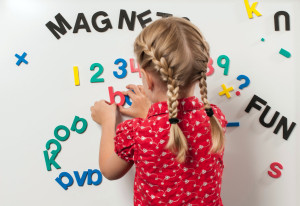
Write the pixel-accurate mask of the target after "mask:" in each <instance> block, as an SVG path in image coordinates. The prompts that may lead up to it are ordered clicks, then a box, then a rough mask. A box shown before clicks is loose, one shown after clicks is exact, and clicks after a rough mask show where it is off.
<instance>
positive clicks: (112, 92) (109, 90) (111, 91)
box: [108, 87, 125, 106]
mask: <svg viewBox="0 0 300 206" xmlns="http://www.w3.org/2000/svg"><path fill="white" fill-rule="evenodd" d="M108 92H109V97H110V103H111V104H113V103H115V96H116V95H119V96H120V98H121V101H120V102H119V103H118V104H117V105H119V106H121V105H123V104H124V103H125V97H124V94H122V92H120V91H116V92H114V88H113V87H108Z"/></svg>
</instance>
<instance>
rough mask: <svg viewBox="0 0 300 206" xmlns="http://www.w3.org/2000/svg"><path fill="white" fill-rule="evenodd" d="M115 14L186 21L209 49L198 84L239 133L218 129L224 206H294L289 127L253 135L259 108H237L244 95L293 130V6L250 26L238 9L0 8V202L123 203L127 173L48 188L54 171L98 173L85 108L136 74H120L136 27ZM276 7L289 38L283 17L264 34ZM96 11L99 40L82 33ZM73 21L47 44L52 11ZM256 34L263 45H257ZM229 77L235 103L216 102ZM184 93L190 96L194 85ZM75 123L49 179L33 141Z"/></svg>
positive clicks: (183, 5) (94, 137)
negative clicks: (80, 124) (79, 120)
mask: <svg viewBox="0 0 300 206" xmlns="http://www.w3.org/2000/svg"><path fill="white" fill-rule="evenodd" d="M252 2H253V1H250V3H252ZM120 9H125V10H126V11H127V12H128V13H129V12H131V11H136V12H137V13H141V12H144V11H146V10H148V9H150V10H151V14H150V15H149V16H150V17H151V18H152V20H153V21H154V20H156V19H158V18H160V17H157V16H156V12H165V13H172V14H173V15H175V16H181V17H183V16H185V17H188V18H189V19H190V20H191V21H192V22H193V23H195V24H196V25H197V26H199V28H200V29H201V30H202V31H203V33H204V35H205V37H206V38H207V40H208V42H209V43H210V46H211V56H212V58H213V59H214V64H213V66H214V68H215V73H214V74H213V75H212V76H209V77H208V91H209V99H210V101H211V102H213V103H215V104H217V105H219V106H220V107H221V109H222V110H223V111H224V113H225V115H226V117H227V119H228V121H239V122H240V124H241V126H240V127H236V128H228V129H227V131H228V132H227V142H226V149H225V156H224V164H225V168H224V175H223V185H222V198H223V202H224V205H225V206H254V205H255V206H265V205H273V206H282V205H283V204H284V205H289V206H296V205H300V199H299V192H300V190H299V186H300V178H299V176H300V174H299V172H300V166H299V165H300V164H299V161H300V153H299V149H298V150H297V148H299V146H300V141H299V128H298V127H299V125H296V127H295V129H294V131H293V132H292V134H291V136H290V137H289V139H288V141H286V140H284V139H283V138H282V131H281V130H280V131H279V133H278V134H277V135H276V134H273V130H274V129H275V126H273V127H272V128H265V127H263V126H261V124H260V123H259V116H260V114H261V113H262V110H261V111H257V110H255V109H252V110H251V111H250V113H246V112H245V111H244V110H245V108H246V106H247V105H248V103H249V102H250V100H251V98H252V97H253V95H254V94H256V95H258V96H259V97H261V98H262V99H264V100H265V101H267V104H268V105H269V106H271V108H272V109H271V111H270V113H271V114H273V113H274V112H275V111H279V112H280V117H281V116H282V115H284V116H285V117H287V119H288V124H289V125H290V123H291V122H292V121H293V122H296V123H299V117H300V112H299V108H298V107H297V105H299V103H300V97H299V89H300V87H299V84H297V78H298V77H299V76H300V72H299V64H300V60H299V54H300V41H299V35H300V30H299V26H300V25H299V21H298V20H299V18H300V14H299V12H297V11H299V9H300V2H299V1H297V0H294V1H293V0H281V1H279V0H264V1H262V0H260V1H259V3H258V6H257V10H258V11H259V12H261V13H262V16H260V17H257V16H255V15H254V18H253V19H249V18H248V16H247V13H246V9H245V5H244V2H243V1H242V0H224V1H217V0H210V1H204V0H201V1H199V0H197V1H196V0H190V1H177V0H176V1H158V0H155V1H153V0H152V1H133V0H128V1H126V2H124V1H110V2H108V1H92V0H90V1H79V0H76V1H75V0H73V1H70V0H67V1H50V0H46V1H38V0H26V1H25V0H1V1H0V26H1V27H0V28H1V32H0V45H1V46H0V63H1V64H0V67H1V70H0V71H1V74H0V91H1V103H0V105H1V107H0V117H1V119H0V121H1V122H0V125H1V144H0V165H1V166H0V205H1V206H2V205H3V206H17V205H45V206H47V205H53V204H55V205H57V206H58V205H73V206H77V205H78V206H79V205H83V204H86V205H91V206H92V205H112V206H129V205H133V179H134V167H133V168H132V169H131V170H130V171H129V173H128V174H126V176H125V177H123V178H122V179H120V180H116V181H109V180H107V179H105V178H104V179H103V181H102V183H101V184H100V185H98V186H93V185H87V184H86V183H85V185H84V186H83V187H79V186H78V185H77V183H76V181H75V182H74V184H73V186H71V187H69V189H68V190H67V191H65V190H63V189H62V187H60V186H59V184H58V183H57V182H56V181H55V178H56V177H58V175H59V174H60V173H61V172H69V173H70V174H72V173H73V171H78V172H79V173H80V174H81V173H82V172H83V171H86V170H88V169H97V168H98V163H97V161H98V152H99V151H98V150H99V143H100V134H101V128H100V127H99V126H97V125H96V124H95V123H94V122H93V121H92V119H91V117H90V110H89V108H90V106H91V105H93V104H94V102H95V101H96V100H99V99H103V98H104V99H106V100H109V96H108V89H107V87H108V86H114V89H115V90H125V86H126V84H128V83H135V84H141V80H140V79H139V77H138V73H131V72H129V68H130V67H129V58H133V57H134V56H133V47H132V45H133V41H134V39H135V37H136V36H137V34H138V33H139V32H140V31H141V29H142V28H141V26H140V24H139V22H138V21H136V25H135V29H134V31H129V30H128V29H127V27H126V25H124V28H123V29H118V20H119V12H120ZM280 10H283V11H287V12H288V13H289V14H290V17H291V31H284V29H283V20H281V31H280V32H275V31H274V21H273V16H274V14H275V13H276V12H277V11H280ZM97 11H105V12H106V13H108V15H109V19H110V20H111V23H112V26H113V29H111V30H108V31H107V32H104V33H99V32H97V31H95V30H94V28H93V27H92V24H91V17H92V15H93V14H94V13H96V12H97ZM81 12H82V13H84V14H85V17H86V18H87V20H88V23H89V26H90V28H91V30H92V32H90V33H87V32H85V30H81V31H79V33H77V34H73V33H72V30H70V31H68V32H67V34H65V35H64V36H62V37H61V39H59V40H57V39H56V38H55V37H54V36H53V35H52V34H51V33H50V31H49V30H48V29H47V28H46V26H45V24H46V23H47V22H48V21H54V16H55V15H56V14H58V13H61V14H62V15H63V16H64V18H65V19H66V20H67V21H68V22H69V23H70V25H71V26H72V27H73V28H74V25H75V20H76V17H77V14H78V13H81ZM262 37H264V38H265V39H266V40H265V42H261V41H260V39H261V38H262ZM297 37H298V38H297ZM280 48H284V49H286V50H288V51H290V52H291V54H292V57H291V58H289V59H287V58H285V57H283V56H281V55H280V54H278V52H279V50H280ZM23 52H27V57H26V59H27V60H28V61H29V63H28V65H26V64H24V63H22V64H21V65H20V66H16V64H15V63H16V61H17V59H16V57H15V56H14V55H15V54H16V53H18V54H20V55H21V54H22V53H23ZM222 54H226V55H227V56H228V57H229V58H230V60H231V62H230V69H229V75H228V76H224V75H223V69H221V68H220V67H218V65H217V58H218V56H219V55H222ZM117 58H124V59H126V60H127V62H128V67H127V68H128V75H127V77H125V78H124V79H121V80H118V79H116V78H115V77H114V76H113V74H112V72H113V71H115V70H117V69H116V68H117V66H116V65H114V61H115V60H116V59H117ZM95 62H99V63H101V64H102V65H103V67H104V72H103V75H101V77H103V78H104V79H105V82H103V83H90V78H91V76H92V75H93V74H94V72H91V71H90V70H89V67H90V65H91V64H93V63H95ZM74 65H77V66H78V67H79V73H80V86H75V85H74V77H73V66H74ZM240 74H245V75H247V76H248V77H249V78H250V80H251V83H250V85H249V86H248V87H247V88H244V89H243V90H242V91H241V96H236V95H234V93H232V97H231V99H227V98H226V97H225V96H219V95H218V92H220V91H221V84H223V83H224V84H226V86H228V87H229V86H233V87H234V88H235V91H236V90H237V88H238V86H239V85H240V84H241V82H239V81H238V80H236V77H237V76H238V75H240ZM195 95H196V96H198V97H200V94H199V88H197V90H196V94H195ZM263 109H264V107H263ZM75 115H77V116H80V117H83V118H85V119H86V120H87V121H88V128H87V130H86V131H85V132H84V133H83V134H77V133H75V132H71V135H70V138H69V139H68V140H67V141H65V142H61V145H62V150H61V152H60V153H59V154H58V156H57V158H56V161H57V162H58V163H59V165H60V166H61V169H59V170H57V169H55V168H53V167H52V171H47V170H46V166H45V160H44V156H43V151H44V150H45V144H46V142H47V141H48V140H49V139H53V138H54V135H53V131H54V129H55V127H56V126H58V125H61V124H62V125H65V126H67V127H68V128H70V127H71V124H72V121H73V119H74V117H75ZM123 120H124V118H123ZM277 122H278V120H277ZM272 162H280V163H281V164H282V165H283V167H284V169H283V170H282V171H281V172H282V175H281V177H280V178H278V179H273V178H271V177H270V176H269V175H268V174H267V171H268V170H269V166H270V164H271V163H272ZM297 175H298V176H297ZM72 176H73V177H74V175H73V174H72ZM297 194H298V196H297ZM297 198H298V199H297ZM297 201H298V202H297ZM297 203H298V204H297Z"/></svg>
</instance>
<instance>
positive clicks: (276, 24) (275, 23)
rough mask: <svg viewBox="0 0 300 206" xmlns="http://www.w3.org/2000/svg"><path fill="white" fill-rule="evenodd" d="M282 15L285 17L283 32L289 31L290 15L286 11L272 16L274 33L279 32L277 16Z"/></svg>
mask: <svg viewBox="0 0 300 206" xmlns="http://www.w3.org/2000/svg"><path fill="white" fill-rule="evenodd" d="M281 15H283V16H284V17H285V30H286V31H289V30H290V15H289V13H287V12H286V11H278V12H276V13H275V15H274V25H275V31H279V16H281Z"/></svg>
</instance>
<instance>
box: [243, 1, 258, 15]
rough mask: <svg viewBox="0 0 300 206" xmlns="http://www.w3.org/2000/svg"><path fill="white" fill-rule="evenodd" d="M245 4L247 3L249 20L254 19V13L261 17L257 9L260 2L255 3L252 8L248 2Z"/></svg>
mask: <svg viewBox="0 0 300 206" xmlns="http://www.w3.org/2000/svg"><path fill="white" fill-rule="evenodd" d="M244 2H245V6H246V9H247V13H248V17H249V19H252V18H253V15H252V13H254V14H255V15H256V16H261V14H260V13H259V12H258V11H257V10H256V8H255V7H256V5H257V3H258V2H254V3H253V4H252V5H251V7H250V4H249V1H248V0H244Z"/></svg>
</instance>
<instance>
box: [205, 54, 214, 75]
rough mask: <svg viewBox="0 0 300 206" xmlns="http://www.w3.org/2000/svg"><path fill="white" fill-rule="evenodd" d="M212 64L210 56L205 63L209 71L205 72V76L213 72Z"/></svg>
mask: <svg viewBox="0 0 300 206" xmlns="http://www.w3.org/2000/svg"><path fill="white" fill-rule="evenodd" d="M212 64H213V60H212V58H209V61H208V63H207V67H208V68H209V71H208V72H207V73H206V76H210V75H212V74H213V73H214V71H215V69H214V68H213V66H212Z"/></svg>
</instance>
